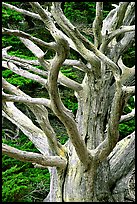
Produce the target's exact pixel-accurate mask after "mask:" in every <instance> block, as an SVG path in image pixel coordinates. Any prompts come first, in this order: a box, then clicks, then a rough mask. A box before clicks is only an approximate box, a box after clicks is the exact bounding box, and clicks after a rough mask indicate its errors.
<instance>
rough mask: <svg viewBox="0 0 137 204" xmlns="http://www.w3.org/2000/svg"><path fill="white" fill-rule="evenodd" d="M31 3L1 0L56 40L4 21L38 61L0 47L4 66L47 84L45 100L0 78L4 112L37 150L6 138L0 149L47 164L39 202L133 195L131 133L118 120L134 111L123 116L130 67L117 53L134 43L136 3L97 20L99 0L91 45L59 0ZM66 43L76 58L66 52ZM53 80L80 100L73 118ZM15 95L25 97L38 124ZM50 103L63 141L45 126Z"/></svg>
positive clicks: (131, 92)
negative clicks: (70, 72)
mask: <svg viewBox="0 0 137 204" xmlns="http://www.w3.org/2000/svg"><path fill="white" fill-rule="evenodd" d="M30 5H31V6H32V8H33V12H31V11H27V10H24V9H20V8H17V7H16V6H13V5H10V4H6V3H3V6H5V7H7V8H9V9H12V10H15V11H17V12H20V13H22V14H23V15H28V16H30V17H32V18H36V19H39V20H41V21H42V22H43V23H44V26H45V29H47V30H49V31H50V34H51V35H52V37H53V39H54V41H53V42H50V43H47V42H44V41H42V40H41V39H38V38H36V37H33V36H31V35H30V34H28V33H26V32H22V31H20V30H11V29H7V28H3V30H2V31H3V34H10V35H15V36H18V37H19V39H20V40H21V42H22V43H23V44H24V45H25V46H26V47H27V48H28V49H29V50H30V51H31V52H32V53H33V54H34V56H35V57H36V58H37V60H25V59H21V58H19V57H15V56H14V57H12V58H11V56H9V55H8V53H7V51H8V49H10V48H11V46H9V47H7V48H3V52H2V57H3V62H2V66H3V67H4V68H8V69H10V70H11V71H12V72H14V73H16V74H18V75H20V76H22V77H25V78H28V79H32V80H34V81H37V82H38V83H40V84H41V85H42V86H43V87H44V88H45V89H46V90H47V91H48V94H49V99H47V98H32V97H30V96H28V95H27V94H25V93H24V92H23V91H21V90H20V89H19V88H16V87H15V86H13V85H11V84H10V83H8V82H7V81H6V80H5V79H3V91H2V93H3V98H2V99H3V116H4V117H6V118H7V119H8V120H10V121H11V122H12V123H14V124H15V125H16V126H17V127H19V128H20V129H21V131H22V132H23V133H24V134H25V135H27V136H28V138H29V139H30V140H31V141H32V142H33V143H34V145H35V146H36V147H37V149H38V150H39V152H40V153H39V154H38V153H33V152H26V151H21V150H17V149H16V148H13V147H10V146H8V145H5V144H3V147H2V150H3V153H4V154H7V155H9V156H11V157H14V158H17V159H19V160H21V161H27V162H31V163H33V164H34V165H35V166H37V167H38V166H39V167H42V168H48V169H49V172H50V192H49V194H48V196H47V198H46V199H45V200H44V202H73V201H74V202H127V201H132V202H134V201H135V195H134V192H135V188H134V183H135V178H134V166H135V164H134V159H135V153H134V150H135V143H134V139H135V133H134V132H133V133H132V134H131V135H128V136H127V137H126V138H124V139H122V140H121V141H119V123H120V122H122V121H125V120H130V119H131V118H133V117H134V114H135V111H134V110H133V111H132V112H131V113H129V114H127V115H122V114H123V109H124V107H125V105H126V104H127V101H128V99H129V97H130V96H133V95H134V93H135V87H134V86H133V85H134V83H133V82H134V76H135V67H132V68H129V67H127V66H126V65H124V63H123V60H122V56H123V54H124V52H125V51H126V50H127V49H128V48H129V47H130V46H132V45H133V43H134V37H135V32H134V31H135V26H134V19H135V14H134V10H135V3H134V2H119V4H118V5H114V7H115V8H114V9H112V10H111V11H110V13H109V14H108V15H107V17H106V18H105V19H103V2H97V3H96V16H95V20H94V22H93V26H92V29H93V35H94V44H93V43H92V42H91V41H89V40H88V39H86V38H85V37H84V36H83V35H82V34H81V33H80V32H79V30H78V29H77V28H76V27H75V26H73V25H72V24H71V22H70V21H69V20H68V19H67V18H66V17H65V15H64V14H63V11H62V9H61V3H60V2H52V6H51V7H50V8H49V10H50V11H49V10H48V9H44V8H43V7H42V6H41V4H39V3H38V2H30ZM53 19H54V20H53ZM56 24H57V25H58V27H60V28H61V29H60V30H59V29H58V28H57V27H56ZM39 46H40V47H45V48H46V49H51V50H52V51H53V52H54V57H53V59H49V60H47V59H45V55H46V53H44V52H43V50H42V48H40V47H39ZM70 48H71V49H73V50H74V51H75V52H77V53H78V54H79V55H80V56H81V59H79V60H72V59H68V58H69V53H70V51H71V49H70ZM83 58H84V61H86V62H87V63H84V62H83V61H82V59H83ZM36 65H40V66H42V67H43V69H44V70H40V69H39V68H37V67H35V66H36ZM66 65H68V66H72V67H74V68H77V69H79V70H81V71H83V72H84V78H83V81H82V83H81V84H80V83H78V82H76V81H74V80H72V79H70V78H68V77H66V76H64V75H63V73H61V72H60V68H61V67H62V66H66ZM18 66H19V67H20V68H18ZM45 70H46V71H45ZM32 72H33V73H32ZM58 83H60V84H61V85H64V86H67V87H68V88H70V89H72V90H73V91H74V93H75V96H76V98H77V101H78V110H77V114H76V117H75V116H74V114H73V113H72V111H71V110H69V109H67V108H66V107H65V106H64V104H63V102H62V100H61V97H60V93H59V89H58ZM7 91H8V93H7ZM14 102H21V103H24V104H25V105H26V106H27V107H28V108H29V109H30V110H31V111H32V112H33V114H34V115H35V117H36V119H37V122H38V123H39V127H37V126H36V125H34V124H33V122H32V121H31V120H30V119H29V118H28V117H27V116H26V115H25V114H23V113H22V112H21V111H20V110H19V109H18V108H17V107H16V106H15V104H14ZM48 109H51V111H53V113H54V114H55V115H56V116H57V117H58V119H59V120H60V121H61V122H62V123H63V124H64V126H65V128H66V131H67V134H68V137H69V139H68V141H67V142H66V143H65V144H64V145H62V144H61V143H60V142H59V141H58V140H57V136H56V133H55V131H54V129H53V128H52V127H51V124H50V122H49V119H48Z"/></svg>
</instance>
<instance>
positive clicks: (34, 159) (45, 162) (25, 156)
mask: <svg viewBox="0 0 137 204" xmlns="http://www.w3.org/2000/svg"><path fill="white" fill-rule="evenodd" d="M2 153H3V154H6V155H8V156H10V157H12V158H14V159H18V160H20V161H23V162H31V163H36V164H40V165H42V166H45V167H48V166H50V167H53V166H56V167H60V168H65V166H66V160H65V159H63V158H61V157H59V156H45V155H42V154H38V153H34V152H27V151H22V150H18V149H17V148H15V147H11V146H9V145H7V144H2Z"/></svg>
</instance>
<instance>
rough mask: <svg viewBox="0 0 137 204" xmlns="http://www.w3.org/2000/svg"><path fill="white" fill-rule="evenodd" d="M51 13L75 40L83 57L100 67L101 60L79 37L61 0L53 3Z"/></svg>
mask: <svg viewBox="0 0 137 204" xmlns="http://www.w3.org/2000/svg"><path fill="white" fill-rule="evenodd" d="M51 13H52V15H53V17H54V18H55V20H56V22H57V23H58V25H59V26H60V27H61V28H62V29H63V30H64V32H65V33H66V34H67V35H68V36H69V37H70V38H71V39H72V40H73V42H74V43H75V46H76V48H77V50H78V52H79V53H80V54H81V55H82V57H84V58H85V59H86V60H87V61H89V62H90V63H91V64H92V65H93V66H95V67H100V60H99V59H98V57H97V56H96V55H95V54H94V53H93V52H91V51H90V50H88V49H87V48H86V47H85V45H84V44H83V42H82V41H81V39H80V38H79V35H78V34H79V32H78V30H77V29H76V28H75V27H74V26H73V25H72V24H71V23H70V21H69V20H68V19H67V18H66V17H65V15H64V14H63V12H62V10H61V7H60V3H59V2H54V3H53V6H52V8H51Z"/></svg>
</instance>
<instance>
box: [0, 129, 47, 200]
mask: <svg viewBox="0 0 137 204" xmlns="http://www.w3.org/2000/svg"><path fill="white" fill-rule="evenodd" d="M2 134H3V143H5V144H8V145H10V146H13V147H16V148H18V149H21V150H26V151H32V152H38V150H37V149H36V148H35V147H34V145H33V143H32V142H31V141H30V140H29V139H28V138H27V137H26V136H25V135H24V134H23V133H21V134H20V135H19V136H20V137H19V138H17V139H16V140H15V139H14V140H13V139H5V138H4V131H3V132H2ZM49 185H50V175H49V172H48V170H47V169H37V168H34V166H33V164H31V163H29V162H26V163H25V162H21V161H19V160H16V159H13V158H10V157H8V156H7V155H3V156H2V201H3V202H42V201H43V199H44V198H45V197H46V195H47V194H48V192H49Z"/></svg>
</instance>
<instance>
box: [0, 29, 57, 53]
mask: <svg viewBox="0 0 137 204" xmlns="http://www.w3.org/2000/svg"><path fill="white" fill-rule="evenodd" d="M2 33H3V34H9V35H14V36H18V37H22V38H26V39H29V40H31V41H33V42H35V43H36V44H38V45H40V46H43V47H46V48H49V49H53V50H55V48H56V44H55V42H50V43H46V42H44V41H43V40H41V39H39V38H36V37H33V36H32V35H30V34H28V33H25V32H23V31H20V30H12V29H7V28H2Z"/></svg>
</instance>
